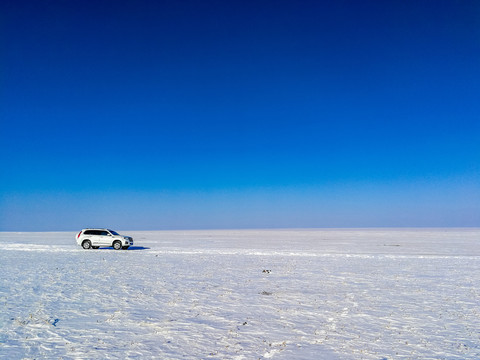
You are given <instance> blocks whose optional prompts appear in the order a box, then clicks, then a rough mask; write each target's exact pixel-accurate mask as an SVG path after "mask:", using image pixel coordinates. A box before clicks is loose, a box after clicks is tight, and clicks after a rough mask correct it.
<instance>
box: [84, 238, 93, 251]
mask: <svg viewBox="0 0 480 360" xmlns="http://www.w3.org/2000/svg"><path fill="white" fill-rule="evenodd" d="M82 247H83V248H84V249H85V250H88V249H91V248H92V243H91V242H90V240H85V241H84V242H82Z"/></svg>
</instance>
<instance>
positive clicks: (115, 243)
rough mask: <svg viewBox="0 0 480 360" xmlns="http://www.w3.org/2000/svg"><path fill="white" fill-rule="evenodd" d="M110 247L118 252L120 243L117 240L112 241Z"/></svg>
mask: <svg viewBox="0 0 480 360" xmlns="http://www.w3.org/2000/svg"><path fill="white" fill-rule="evenodd" d="M112 246H113V248H114V249H115V250H120V249H121V248H122V243H121V242H120V241H118V240H117V241H114V242H113V245H112Z"/></svg>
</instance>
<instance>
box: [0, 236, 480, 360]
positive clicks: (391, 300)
mask: <svg viewBox="0 0 480 360" xmlns="http://www.w3.org/2000/svg"><path fill="white" fill-rule="evenodd" d="M125 234H128V235H132V236H133V237H134V239H135V246H134V248H133V249H131V250H128V251H114V250H110V249H99V250H88V251H85V250H83V249H81V248H80V247H77V246H76V245H75V244H74V234H73V233H0V244H1V250H0V270H1V272H2V277H1V278H0V306H2V308H3V310H2V312H1V313H0V358H1V359H51V358H58V359H126V358H129V359H135V358H137V359H269V358H271V359H284V360H285V359H372V360H373V359H374V360H381V359H478V358H480V331H479V329H480V316H479V315H480V314H479V312H480V307H479V303H480V301H479V290H478V288H479V287H478V285H479V278H480V275H479V274H480V273H479V271H478V270H479V268H480V248H479V246H478V242H479V240H480V230H478V229H450V230H445V229H430V230H395V229H382V230H291V231H290V230H288V231H287V230H271V231H267V230H265V231H253V230H252V231H248V230H243V231H226V230H225V231H187V232H183V231H159V232H125Z"/></svg>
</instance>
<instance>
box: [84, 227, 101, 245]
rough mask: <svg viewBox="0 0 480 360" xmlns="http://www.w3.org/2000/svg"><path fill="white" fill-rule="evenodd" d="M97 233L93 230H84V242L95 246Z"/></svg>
mask: <svg viewBox="0 0 480 360" xmlns="http://www.w3.org/2000/svg"><path fill="white" fill-rule="evenodd" d="M97 237H98V236H97V232H96V231H95V230H85V232H84V233H83V238H84V239H85V240H90V242H91V243H92V246H95V245H96V244H97Z"/></svg>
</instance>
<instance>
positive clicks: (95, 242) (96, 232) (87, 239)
mask: <svg viewBox="0 0 480 360" xmlns="http://www.w3.org/2000/svg"><path fill="white" fill-rule="evenodd" d="M77 244H78V245H80V246H81V247H83V248H84V249H98V248H99V247H100V246H112V247H113V248H114V249H115V250H120V249H124V250H126V249H128V248H129V247H130V246H132V245H133V239H132V238H131V237H130V236H123V235H120V234H118V233H117V232H116V231H113V230H109V229H83V230H82V231H80V232H79V233H78V234H77Z"/></svg>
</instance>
